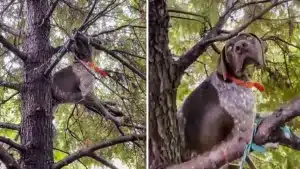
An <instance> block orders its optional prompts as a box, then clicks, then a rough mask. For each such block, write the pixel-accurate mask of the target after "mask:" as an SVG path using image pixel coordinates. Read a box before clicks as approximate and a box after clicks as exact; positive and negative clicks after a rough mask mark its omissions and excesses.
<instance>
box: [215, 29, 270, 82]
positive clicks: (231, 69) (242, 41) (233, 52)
mask: <svg viewBox="0 0 300 169" xmlns="http://www.w3.org/2000/svg"><path fill="white" fill-rule="evenodd" d="M266 51H267V46H266V43H265V42H263V41H262V40H261V39H259V38H258V37H257V36H256V35H254V34H248V33H240V34H238V35H237V36H235V37H234V38H231V39H230V40H228V41H227V42H226V45H225V47H224V48H223V50H222V53H221V56H220V59H219V62H218V66H217V71H218V73H220V74H221V75H223V78H224V80H226V74H227V73H229V74H231V75H233V76H236V77H243V76H244V70H245V68H246V66H247V65H250V64H254V65H256V66H259V67H263V66H265V57H264V54H265V53H266Z"/></svg>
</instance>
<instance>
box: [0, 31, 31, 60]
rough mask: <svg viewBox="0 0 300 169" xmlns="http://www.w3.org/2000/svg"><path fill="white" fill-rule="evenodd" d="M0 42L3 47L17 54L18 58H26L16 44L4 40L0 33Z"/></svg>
mask: <svg viewBox="0 0 300 169" xmlns="http://www.w3.org/2000/svg"><path fill="white" fill-rule="evenodd" d="M0 43H1V44H2V45H3V46H4V47H5V48H7V49H8V50H10V51H11V52H12V53H14V54H15V55H16V56H18V57H19V58H20V59H22V60H23V61H25V60H26V58H27V56H26V54H25V53H23V52H21V51H20V50H19V49H18V48H17V47H16V46H14V45H13V44H11V43H10V42H8V40H6V39H5V38H4V37H3V36H2V35H1V34H0Z"/></svg>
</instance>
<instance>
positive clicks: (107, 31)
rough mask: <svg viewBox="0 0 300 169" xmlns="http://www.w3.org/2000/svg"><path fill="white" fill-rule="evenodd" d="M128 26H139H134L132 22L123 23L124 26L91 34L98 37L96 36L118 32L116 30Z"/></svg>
mask: <svg viewBox="0 0 300 169" xmlns="http://www.w3.org/2000/svg"><path fill="white" fill-rule="evenodd" d="M126 27H138V26H132V25H130V24H127V25H122V26H119V27H117V28H114V29H111V30H104V31H102V32H99V33H96V34H93V35H91V36H92V37H96V36H99V35H103V34H108V33H113V32H116V31H118V30H121V29H123V28H126Z"/></svg>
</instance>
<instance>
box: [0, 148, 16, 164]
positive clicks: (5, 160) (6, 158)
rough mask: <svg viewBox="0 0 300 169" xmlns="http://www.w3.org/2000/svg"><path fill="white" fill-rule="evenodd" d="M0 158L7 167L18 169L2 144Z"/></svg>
mask: <svg viewBox="0 0 300 169" xmlns="http://www.w3.org/2000/svg"><path fill="white" fill-rule="evenodd" d="M0 160H1V161H2V162H3V163H4V165H5V167H6V168H7V169H20V166H19V165H18V163H17V162H16V160H15V159H14V157H13V156H11V155H10V154H9V153H8V152H7V151H6V150H5V149H4V148H3V147H2V146H0Z"/></svg>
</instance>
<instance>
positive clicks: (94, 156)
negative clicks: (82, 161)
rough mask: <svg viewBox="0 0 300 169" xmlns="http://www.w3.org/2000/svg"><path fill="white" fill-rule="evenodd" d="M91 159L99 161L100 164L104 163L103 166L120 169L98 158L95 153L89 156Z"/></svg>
mask: <svg viewBox="0 0 300 169" xmlns="http://www.w3.org/2000/svg"><path fill="white" fill-rule="evenodd" d="M88 156H89V157H91V158H93V159H95V160H97V161H99V162H100V163H102V164H103V165H105V166H107V167H109V168H112V169H118V168H117V167H116V166H114V165H113V164H111V163H110V162H108V161H106V160H105V159H104V158H102V157H100V156H97V155H96V154H95V153H90V154H88Z"/></svg>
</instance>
